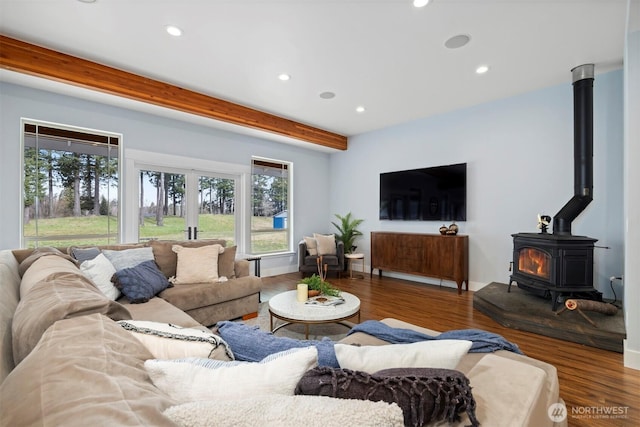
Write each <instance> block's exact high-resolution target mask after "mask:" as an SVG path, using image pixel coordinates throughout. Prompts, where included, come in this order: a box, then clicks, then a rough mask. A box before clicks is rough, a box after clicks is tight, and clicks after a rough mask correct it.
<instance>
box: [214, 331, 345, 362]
mask: <svg viewBox="0 0 640 427" xmlns="http://www.w3.org/2000/svg"><path fill="white" fill-rule="evenodd" d="M216 326H217V328H218V334H219V335H220V336H221V337H222V339H224V340H225V341H226V342H227V343H228V344H229V346H230V347H231V348H232V349H233V354H234V356H235V358H236V360H244V361H248V362H258V361H260V360H262V359H264V358H265V357H267V356H269V355H270V354H274V353H278V352H281V351H284V350H289V349H292V348H299V347H308V346H314V347H315V348H317V349H318V364H319V365H320V366H333V367H336V368H337V367H339V366H340V365H338V361H337V360H336V353H335V351H334V350H333V347H334V345H335V342H333V341H331V340H330V339H329V338H326V337H325V338H324V339H322V340H319V341H318V340H296V339H293V338H287V337H276V336H275V335H273V334H272V333H269V332H265V331H261V330H260V327H258V326H248V325H245V324H244V323H242V322H229V321H224V322H218V323H217V324H216Z"/></svg>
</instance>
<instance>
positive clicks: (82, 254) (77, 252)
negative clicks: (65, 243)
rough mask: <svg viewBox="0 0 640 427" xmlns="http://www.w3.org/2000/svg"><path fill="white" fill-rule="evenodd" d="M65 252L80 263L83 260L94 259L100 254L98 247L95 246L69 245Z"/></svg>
mask: <svg viewBox="0 0 640 427" xmlns="http://www.w3.org/2000/svg"><path fill="white" fill-rule="evenodd" d="M67 253H68V254H70V255H71V256H72V257H73V258H74V259H76V260H77V261H78V262H79V263H81V264H82V263H83V262H84V261H87V260H90V259H94V258H95V257H97V256H98V255H100V249H98V248H97V247H95V246H94V247H91V248H79V247H76V246H70V247H69V248H68V249H67Z"/></svg>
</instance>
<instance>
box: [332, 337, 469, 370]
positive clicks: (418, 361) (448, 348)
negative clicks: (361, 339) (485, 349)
mask: <svg viewBox="0 0 640 427" xmlns="http://www.w3.org/2000/svg"><path fill="white" fill-rule="evenodd" d="M472 344H473V343H472V342H471V341H467V340H433V341H420V342H415V343H411V344H392V345H368V346H355V345H348V344H336V345H335V350H336V358H337V359H338V363H339V364H340V367H341V368H343V369H351V370H352V371H364V372H367V373H369V374H373V373H374V372H377V371H380V370H383V369H392V368H440V369H455V367H456V366H457V365H458V362H460V359H461V358H462V356H464V355H465V354H467V353H468V352H469V349H470V348H471V345H472Z"/></svg>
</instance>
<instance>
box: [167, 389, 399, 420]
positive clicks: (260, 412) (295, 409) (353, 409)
mask: <svg viewBox="0 0 640 427" xmlns="http://www.w3.org/2000/svg"><path fill="white" fill-rule="evenodd" d="M163 413H164V415H166V416H167V417H169V418H170V419H171V420H172V421H173V422H175V423H176V424H178V425H180V426H182V427H209V426H220V425H233V426H234V427H254V426H263V427H281V426H305V427H346V426H358V427H374V426H378V427H379V426H385V427H402V426H404V416H403V414H402V409H400V407H399V406H398V404H397V403H387V402H382V401H379V402H373V401H371V400H359V399H335V398H332V397H327V396H278V395H273V396H259V397H253V396H252V397H247V398H245V399H240V400H229V401H220V400H217V401H211V400H209V401H202V402H189V403H183V404H181V405H176V406H172V407H170V408H168V409H166V410H165V411H164V412H163Z"/></svg>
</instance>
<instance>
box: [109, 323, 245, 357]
mask: <svg viewBox="0 0 640 427" xmlns="http://www.w3.org/2000/svg"><path fill="white" fill-rule="evenodd" d="M118 323H119V324H120V326H122V327H123V328H124V329H126V330H128V331H129V332H131V334H132V335H133V336H134V337H136V338H137V339H138V341H140V342H141V343H142V344H143V345H144V346H145V347H146V348H147V350H149V353H151V354H152V355H153V357H155V358H156V359H179V358H184V357H198V358H209V359H218V360H233V353H232V352H231V349H230V348H229V346H228V345H227V343H226V342H225V341H224V340H223V339H222V338H221V337H219V336H218V335H216V334H214V333H212V332H206V331H203V330H201V329H195V328H182V327H180V326H176V325H172V324H170V323H160V322H150V321H146V320H121V321H119V322H118Z"/></svg>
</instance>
